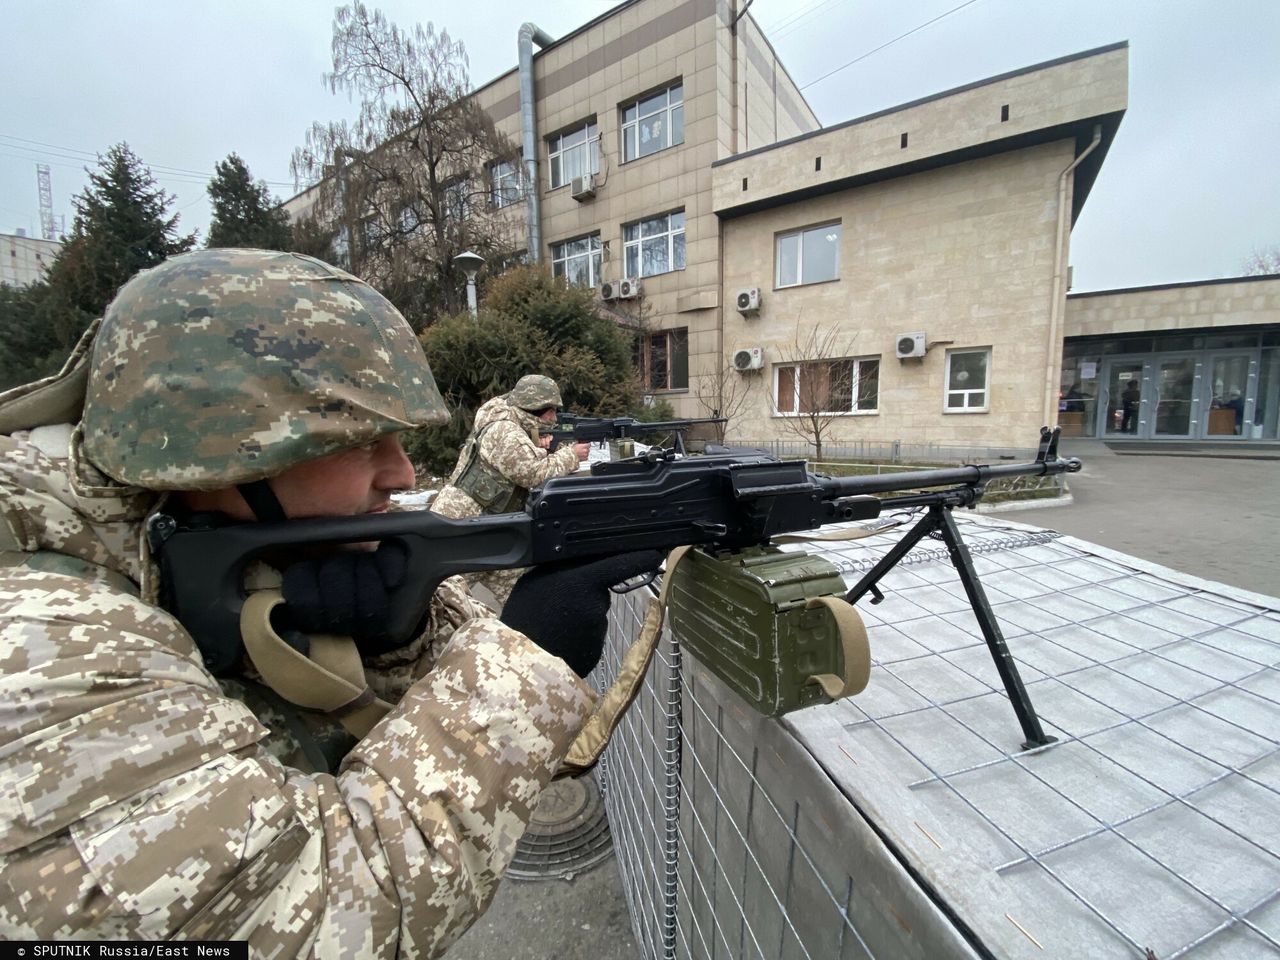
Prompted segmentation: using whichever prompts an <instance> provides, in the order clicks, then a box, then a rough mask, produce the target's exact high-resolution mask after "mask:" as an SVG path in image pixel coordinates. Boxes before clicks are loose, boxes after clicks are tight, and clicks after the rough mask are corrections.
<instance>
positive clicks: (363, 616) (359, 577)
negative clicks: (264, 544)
mask: <svg viewBox="0 0 1280 960" xmlns="http://www.w3.org/2000/svg"><path fill="white" fill-rule="evenodd" d="M404 575H405V552H404V547H403V546H401V545H400V544H399V543H397V542H395V541H394V540H388V541H386V542H385V543H383V544H382V545H381V546H380V547H378V549H377V550H376V551H373V552H369V551H365V550H344V551H342V552H339V553H335V554H333V555H332V556H330V557H325V558H323V559H319V560H302V561H299V562H298V563H295V564H292V565H291V566H289V567H288V568H286V569H285V571H284V584H283V588H282V592H283V593H284V600H285V603H284V606H283V607H280V608H277V609H278V611H279V612H278V614H277V615H276V616H277V617H278V619H279V621H280V622H279V625H280V626H282V627H284V628H285V629H293V630H299V631H301V632H303V633H336V634H341V635H344V636H349V637H352V638H353V639H354V640H355V641H356V645H357V646H358V647H359V648H360V652H361V653H362V654H365V655H366V656H369V655H376V654H379V653H385V652H387V650H390V649H391V648H392V647H393V646H394V643H393V642H392V641H391V640H390V639H389V638H388V637H387V635H386V621H387V613H388V610H389V608H390V600H389V599H388V591H389V590H392V589H394V588H395V587H398V586H399V585H400V584H401V583H402V582H403V581H404Z"/></svg>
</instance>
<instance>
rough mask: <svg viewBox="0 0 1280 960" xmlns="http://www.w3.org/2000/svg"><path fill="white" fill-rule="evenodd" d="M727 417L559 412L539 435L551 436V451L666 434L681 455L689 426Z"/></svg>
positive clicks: (713, 421)
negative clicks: (670, 417)
mask: <svg viewBox="0 0 1280 960" xmlns="http://www.w3.org/2000/svg"><path fill="white" fill-rule="evenodd" d="M727 422H728V419H727V418H726V417H704V418H702V419H700V420H659V421H645V420H637V419H636V418H635V417H613V418H609V417H580V416H578V415H577V414H576V413H562V414H560V415H559V416H558V417H557V418H556V422H555V424H554V425H551V424H548V425H547V426H545V427H541V428H539V430H538V432H539V433H541V434H543V435H544V436H545V435H548V434H550V436H551V447H550V449H552V450H556V449H557V448H559V446H560V444H562V443H600V442H601V441H602V440H623V439H627V438H632V439H634V438H635V437H645V436H651V435H655V434H667V435H670V436H671V437H672V438H673V443H672V446H673V448H674V449H675V452H676V453H679V454H683V453H684V452H685V449H684V435H685V433H686V431H688V429H689V428H690V427H694V426H697V425H698V424H704V423H727Z"/></svg>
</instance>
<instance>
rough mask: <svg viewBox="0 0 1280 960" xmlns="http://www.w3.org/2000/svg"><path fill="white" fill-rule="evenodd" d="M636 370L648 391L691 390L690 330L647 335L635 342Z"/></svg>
mask: <svg viewBox="0 0 1280 960" xmlns="http://www.w3.org/2000/svg"><path fill="white" fill-rule="evenodd" d="M636 367H637V368H638V369H639V370H640V379H641V382H642V383H644V388H645V389H646V390H687V389H688V388H689V329H688V328H687V327H680V328H678V329H675V330H661V331H659V332H657V333H646V334H644V335H642V336H641V337H640V339H639V340H638V341H636Z"/></svg>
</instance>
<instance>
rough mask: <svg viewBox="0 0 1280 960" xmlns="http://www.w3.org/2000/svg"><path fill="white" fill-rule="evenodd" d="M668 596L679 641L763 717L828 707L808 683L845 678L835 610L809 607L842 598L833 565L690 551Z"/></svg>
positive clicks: (774, 553)
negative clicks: (821, 600) (817, 676)
mask: <svg viewBox="0 0 1280 960" xmlns="http://www.w3.org/2000/svg"><path fill="white" fill-rule="evenodd" d="M668 590H669V592H668V597H667V617H668V621H669V623H670V624H671V629H672V631H673V632H674V634H675V636H676V638H677V639H678V640H679V641H680V643H681V644H682V645H683V646H684V648H685V649H686V650H688V651H689V652H691V653H693V654H694V655H695V656H696V657H697V658H698V659H699V660H700V661H702V663H704V664H705V665H706V666H707V667H708V668H709V669H710V670H711V671H712V672H713V673H715V674H716V675H717V676H718V677H719V678H720V679H721V680H723V681H724V682H725V683H727V684H728V685H729V686H730V687H731V688H733V689H734V690H735V691H736V692H737V693H739V694H740V695H741V696H742V697H743V699H745V700H746V701H747V702H748V703H750V704H751V706H753V707H754V708H755V709H756V710H758V711H759V712H760V713H762V714H764V715H765V716H767V717H777V716H781V715H782V714H784V713H789V712H790V711H792V710H799V709H800V708H802V707H809V706H813V705H814V704H819V703H828V702H829V699H828V697H827V695H826V694H825V693H824V692H823V690H822V688H821V687H820V686H819V685H818V684H816V683H812V682H810V681H809V678H810V677H812V676H814V675H815V674H835V675H836V676H837V677H841V676H843V675H844V669H845V664H844V651H843V648H842V646H841V638H840V631H839V628H838V626H837V624H836V619H835V617H834V616H833V615H832V613H831V611H830V610H828V609H826V608H825V607H822V606H818V607H813V608H806V604H807V603H808V601H809V600H810V599H811V598H813V597H821V596H832V595H835V596H843V595H844V593H845V585H844V581H843V580H842V579H841V578H840V574H839V573H838V572H837V571H836V568H835V567H834V566H833V565H832V564H831V563H830V562H828V561H827V560H824V559H823V558H821V557H813V556H809V555H808V554H804V553H784V552H783V551H781V550H779V549H777V548H776V547H752V548H749V549H745V550H740V551H734V552H730V553H719V554H712V553H707V552H704V551H702V550H691V551H689V553H688V555H687V556H686V557H685V558H684V560H683V561H681V563H680V565H679V566H678V567H677V568H676V571H675V574H674V576H673V579H672V581H671V585H670V587H669V588H668Z"/></svg>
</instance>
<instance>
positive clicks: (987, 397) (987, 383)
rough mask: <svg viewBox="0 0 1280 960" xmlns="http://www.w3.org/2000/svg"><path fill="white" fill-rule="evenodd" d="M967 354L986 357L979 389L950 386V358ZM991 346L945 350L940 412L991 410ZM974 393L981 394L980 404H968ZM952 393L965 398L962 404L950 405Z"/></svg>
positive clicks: (981, 411)
mask: <svg viewBox="0 0 1280 960" xmlns="http://www.w3.org/2000/svg"><path fill="white" fill-rule="evenodd" d="M969 354H983V355H984V356H985V357H986V362H985V364H984V373H985V374H986V376H985V378H984V381H983V385H982V387H981V389H979V388H975V387H961V388H953V387H952V386H951V359H952V357H957V356H965V355H969ZM991 355H992V350H991V347H956V348H954V349H951V350H948V351H947V361H946V366H945V367H944V368H943V372H942V378H943V379H942V412H943V413H988V412H989V411H990V410H991V360H992V356H991ZM975 393H981V394H983V402H982V405H981V406H969V404H968V400H969V398H970V396H972V395H973V394H975ZM953 394H960V395H962V396H963V397H964V399H965V404H964V406H960V407H953V406H951V403H950V401H951V397H952V395H953Z"/></svg>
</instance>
